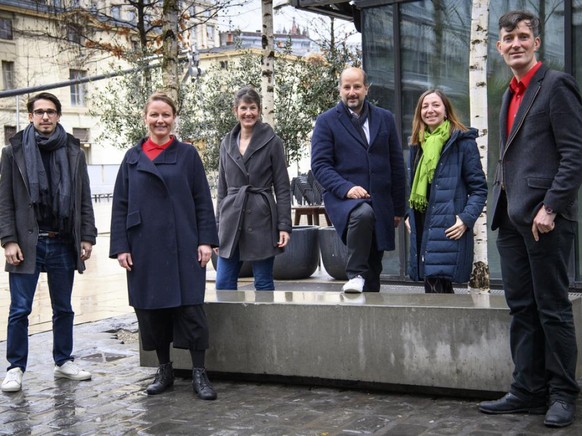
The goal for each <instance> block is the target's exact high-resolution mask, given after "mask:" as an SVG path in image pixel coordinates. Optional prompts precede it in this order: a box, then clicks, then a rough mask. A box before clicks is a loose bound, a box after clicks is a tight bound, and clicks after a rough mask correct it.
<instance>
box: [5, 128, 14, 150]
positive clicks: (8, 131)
mask: <svg viewBox="0 0 582 436" xmlns="http://www.w3.org/2000/svg"><path fill="white" fill-rule="evenodd" d="M14 135H16V126H4V145H8V144H10V142H9V141H10V138H12V137H13V136H14Z"/></svg>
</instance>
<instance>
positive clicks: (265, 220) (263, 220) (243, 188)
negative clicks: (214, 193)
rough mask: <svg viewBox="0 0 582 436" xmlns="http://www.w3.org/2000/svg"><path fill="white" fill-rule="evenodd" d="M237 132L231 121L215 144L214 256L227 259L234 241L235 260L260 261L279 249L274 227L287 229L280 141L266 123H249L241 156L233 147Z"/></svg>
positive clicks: (288, 199) (284, 168) (288, 217)
mask: <svg viewBox="0 0 582 436" xmlns="http://www.w3.org/2000/svg"><path fill="white" fill-rule="evenodd" d="M239 132H240V125H239V124H237V125H236V127H235V128H234V129H233V130H232V131H231V132H230V133H229V134H227V135H226V136H225V137H224V139H223V140H222V143H221V144H220V165H219V180H218V199H217V212H216V217H217V222H218V233H219V238H220V256H221V257H224V258H227V259H228V258H230V257H232V255H233V252H234V250H235V248H236V246H237V244H238V246H239V253H240V259H241V260H249V261H253V260H261V259H266V258H269V257H272V256H275V255H277V254H280V253H282V252H283V250H282V249H280V248H278V247H277V242H278V240H279V231H285V232H289V233H291V189H290V185H289V175H288V174H287V165H286V163H285V152H284V150H283V142H282V141H281V139H280V138H279V137H278V136H277V135H275V132H274V131H273V129H272V128H271V126H269V125H268V124H265V123H262V122H260V121H259V122H257V124H255V127H254V128H253V136H252V138H251V142H250V144H249V146H248V148H247V150H246V151H245V154H244V156H242V155H241V154H240V152H239V149H238V144H237V138H238V135H239ZM273 189H274V191H275V197H273ZM275 198H276V200H275Z"/></svg>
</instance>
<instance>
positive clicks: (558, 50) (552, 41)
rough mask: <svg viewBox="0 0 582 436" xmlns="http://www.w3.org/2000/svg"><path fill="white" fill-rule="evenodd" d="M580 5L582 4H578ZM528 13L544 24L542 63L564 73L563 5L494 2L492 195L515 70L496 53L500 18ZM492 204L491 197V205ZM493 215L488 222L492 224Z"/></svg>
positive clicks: (495, 264) (491, 246)
mask: <svg viewBox="0 0 582 436" xmlns="http://www.w3.org/2000/svg"><path fill="white" fill-rule="evenodd" d="M578 1H580V0H578ZM515 9H526V10H529V11H531V12H533V13H535V14H537V15H538V16H539V17H540V19H541V21H542V23H543V24H542V30H541V39H542V45H541V47H540V50H539V52H538V57H537V58H538V60H541V61H542V62H544V63H545V64H546V65H549V66H550V67H551V68H555V69H557V70H563V69H564V5H563V2H562V1H557V0H546V1H541V2H540V1H531V0H491V4H490V12H489V55H488V60H489V62H488V65H487V69H488V73H487V75H488V79H487V86H488V95H487V99H488V107H489V144H488V147H489V165H488V174H487V180H488V183H489V194H491V191H492V183H493V180H494V176H495V168H496V166H497V164H496V163H497V161H498V159H499V108H500V107H501V97H502V96H503V93H504V92H505V90H506V89H507V86H508V84H509V81H510V80H511V77H512V75H511V70H510V69H509V68H508V67H507V66H506V65H505V62H503V58H502V57H501V56H500V55H499V53H498V52H497V49H496V46H495V45H496V43H497V37H498V34H499V17H500V16H501V15H503V14H504V13H505V12H507V11H511V10H515ZM488 204H491V196H489V202H488ZM491 218H492V217H491V215H489V217H488V219H489V220H491ZM496 240H497V232H496V231H495V232H492V231H491V229H490V227H489V231H488V234H487V249H488V257H489V270H490V273H491V278H492V279H501V269H500V265H499V253H498V252H497V246H496Z"/></svg>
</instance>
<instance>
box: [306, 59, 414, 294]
mask: <svg viewBox="0 0 582 436" xmlns="http://www.w3.org/2000/svg"><path fill="white" fill-rule="evenodd" d="M368 86H369V85H368V80H367V77H366V73H365V72H364V71H363V70H362V69H360V68H347V69H345V70H344V71H343V72H342V74H341V76H340V80H339V93H340V97H341V101H340V102H339V103H338V104H337V106H336V107H334V108H332V109H330V110H328V111H327V112H325V113H323V114H322V115H320V116H319V117H318V119H317V122H316V123H315V128H314V131H313V136H312V139H311V147H312V148H311V168H312V170H313V174H314V175H315V178H316V179H317V181H318V182H319V183H320V184H321V185H322V186H323V188H324V189H325V192H324V194H323V202H324V204H325V209H326V211H327V214H328V215H329V218H330V219H331V222H332V223H333V225H334V226H335V229H336V231H337V232H338V234H339V235H340V237H341V239H342V241H343V242H344V243H345V244H346V245H347V247H348V260H347V265H346V273H347V276H348V279H349V281H348V282H347V283H346V284H345V285H344V286H343V291H344V292H352V293H360V292H363V291H369V292H379V291H380V273H381V272H382V256H383V254H384V251H389V250H394V248H395V234H394V233H395V232H394V228H395V227H398V224H399V223H400V220H401V217H402V216H403V215H404V209H405V192H404V191H405V173H404V159H403V156H402V146H401V145H400V140H399V139H398V134H397V131H396V124H395V122H394V117H393V115H392V113H390V112H389V111H387V110H385V109H381V108H379V107H376V106H374V105H372V104H370V103H369V102H368V101H367V100H366V96H367V94H368Z"/></svg>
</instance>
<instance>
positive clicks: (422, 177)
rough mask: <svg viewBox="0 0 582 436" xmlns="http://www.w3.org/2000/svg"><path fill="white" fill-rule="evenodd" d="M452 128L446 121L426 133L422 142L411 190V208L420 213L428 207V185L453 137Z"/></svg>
mask: <svg viewBox="0 0 582 436" xmlns="http://www.w3.org/2000/svg"><path fill="white" fill-rule="evenodd" d="M450 127H451V123H450V122H449V120H445V121H443V122H442V123H441V125H440V126H438V127H437V128H436V129H435V130H434V132H428V131H425V133H424V140H421V141H420V147H421V148H422V156H421V157H420V161H419V162H418V166H417V168H416V173H415V174H414V180H413V182H412V189H411V190H410V206H411V207H412V208H413V209H415V210H417V211H419V212H424V211H425V210H426V208H427V206H428V200H427V193H428V185H429V184H430V183H432V178H433V176H434V170H435V169H436V166H437V164H438V162H439V158H440V156H441V151H442V149H443V146H444V145H445V143H446V142H447V140H448V139H449V137H450V136H451V134H450Z"/></svg>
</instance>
